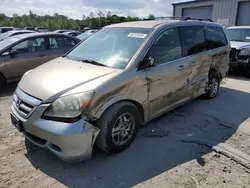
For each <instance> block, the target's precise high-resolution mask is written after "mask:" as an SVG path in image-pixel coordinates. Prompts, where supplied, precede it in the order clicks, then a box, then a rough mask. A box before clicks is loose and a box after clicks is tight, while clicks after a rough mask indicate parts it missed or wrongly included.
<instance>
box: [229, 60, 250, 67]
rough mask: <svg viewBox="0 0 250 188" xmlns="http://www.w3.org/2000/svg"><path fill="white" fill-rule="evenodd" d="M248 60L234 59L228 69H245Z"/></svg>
mask: <svg viewBox="0 0 250 188" xmlns="http://www.w3.org/2000/svg"><path fill="white" fill-rule="evenodd" d="M249 62H250V61H249V59H235V60H230V63H229V67H230V68H231V69H233V68H240V67H247V66H248V63H249Z"/></svg>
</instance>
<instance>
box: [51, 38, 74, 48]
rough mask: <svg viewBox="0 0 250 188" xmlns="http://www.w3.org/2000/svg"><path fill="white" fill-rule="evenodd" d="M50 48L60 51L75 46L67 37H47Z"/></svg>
mask: <svg viewBox="0 0 250 188" xmlns="http://www.w3.org/2000/svg"><path fill="white" fill-rule="evenodd" d="M49 44H50V48H53V49H61V48H70V47H73V46H75V45H76V42H75V41H74V40H72V39H70V38H68V37H57V36H55V37H49Z"/></svg>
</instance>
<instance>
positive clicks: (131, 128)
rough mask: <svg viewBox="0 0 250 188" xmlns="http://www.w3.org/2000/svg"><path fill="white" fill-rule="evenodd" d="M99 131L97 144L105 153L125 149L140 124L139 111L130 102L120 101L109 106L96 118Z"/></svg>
mask: <svg viewBox="0 0 250 188" xmlns="http://www.w3.org/2000/svg"><path fill="white" fill-rule="evenodd" d="M96 123H97V127H98V128H100V130H101V131H100V133H99V135H98V137H97V139H96V144H97V146H98V147H99V148H100V149H101V150H103V151H105V152H107V153H119V152H121V151H123V150H125V149H126V148H127V147H129V145H130V144H131V143H132V142H133V140H134V139H135V137H136V134H137V131H138V128H139V125H140V113H139V111H138V109H137V108H136V106H135V105H133V104H132V103H130V102H120V103H117V104H114V105H113V106H111V107H109V108H108V109H107V110H106V111H105V112H104V114H103V115H102V116H101V118H100V119H98V120H97V122H96Z"/></svg>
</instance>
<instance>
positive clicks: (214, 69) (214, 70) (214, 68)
mask: <svg viewBox="0 0 250 188" xmlns="http://www.w3.org/2000/svg"><path fill="white" fill-rule="evenodd" d="M212 72H215V73H216V74H217V75H218V76H219V79H220V81H221V80H222V75H221V73H220V71H219V70H218V69H217V68H216V67H210V70H209V73H208V75H210V74H211V73H212Z"/></svg>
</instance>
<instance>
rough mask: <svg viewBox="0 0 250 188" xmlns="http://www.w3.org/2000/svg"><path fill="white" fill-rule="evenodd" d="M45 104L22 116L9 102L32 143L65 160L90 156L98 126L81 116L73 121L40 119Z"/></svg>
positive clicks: (45, 107) (13, 113)
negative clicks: (26, 115)
mask: <svg viewBox="0 0 250 188" xmlns="http://www.w3.org/2000/svg"><path fill="white" fill-rule="evenodd" d="M47 107H48V105H40V106H38V107H37V108H36V110H35V111H34V113H33V114H32V115H31V116H30V117H29V118H28V119H25V118H23V117H21V116H20V115H19V114H18V112H17V111H16V109H15V107H14V106H13V105H12V107H11V114H12V115H13V116H15V117H16V118H17V119H18V120H20V122H21V123H22V125H23V127H24V131H23V132H22V133H23V134H24V136H25V137H26V138H27V139H28V140H29V141H30V142H32V143H34V144H35V145H37V146H39V147H42V148H46V149H48V150H49V151H51V152H52V153H53V154H54V155H56V156H57V157H58V158H60V159H62V160H63V161H67V162H77V161H81V160H86V159H90V158H91V155H92V149H93V145H94V142H95V139H96V137H97V135H98V134H99V129H98V128H96V127H95V126H93V125H91V124H90V123H88V122H86V121H84V120H83V119H81V120H79V121H77V122H74V123H63V122H57V121H51V120H46V119H42V118H41V117H42V114H43V113H44V111H45V110H46V109H47Z"/></svg>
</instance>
